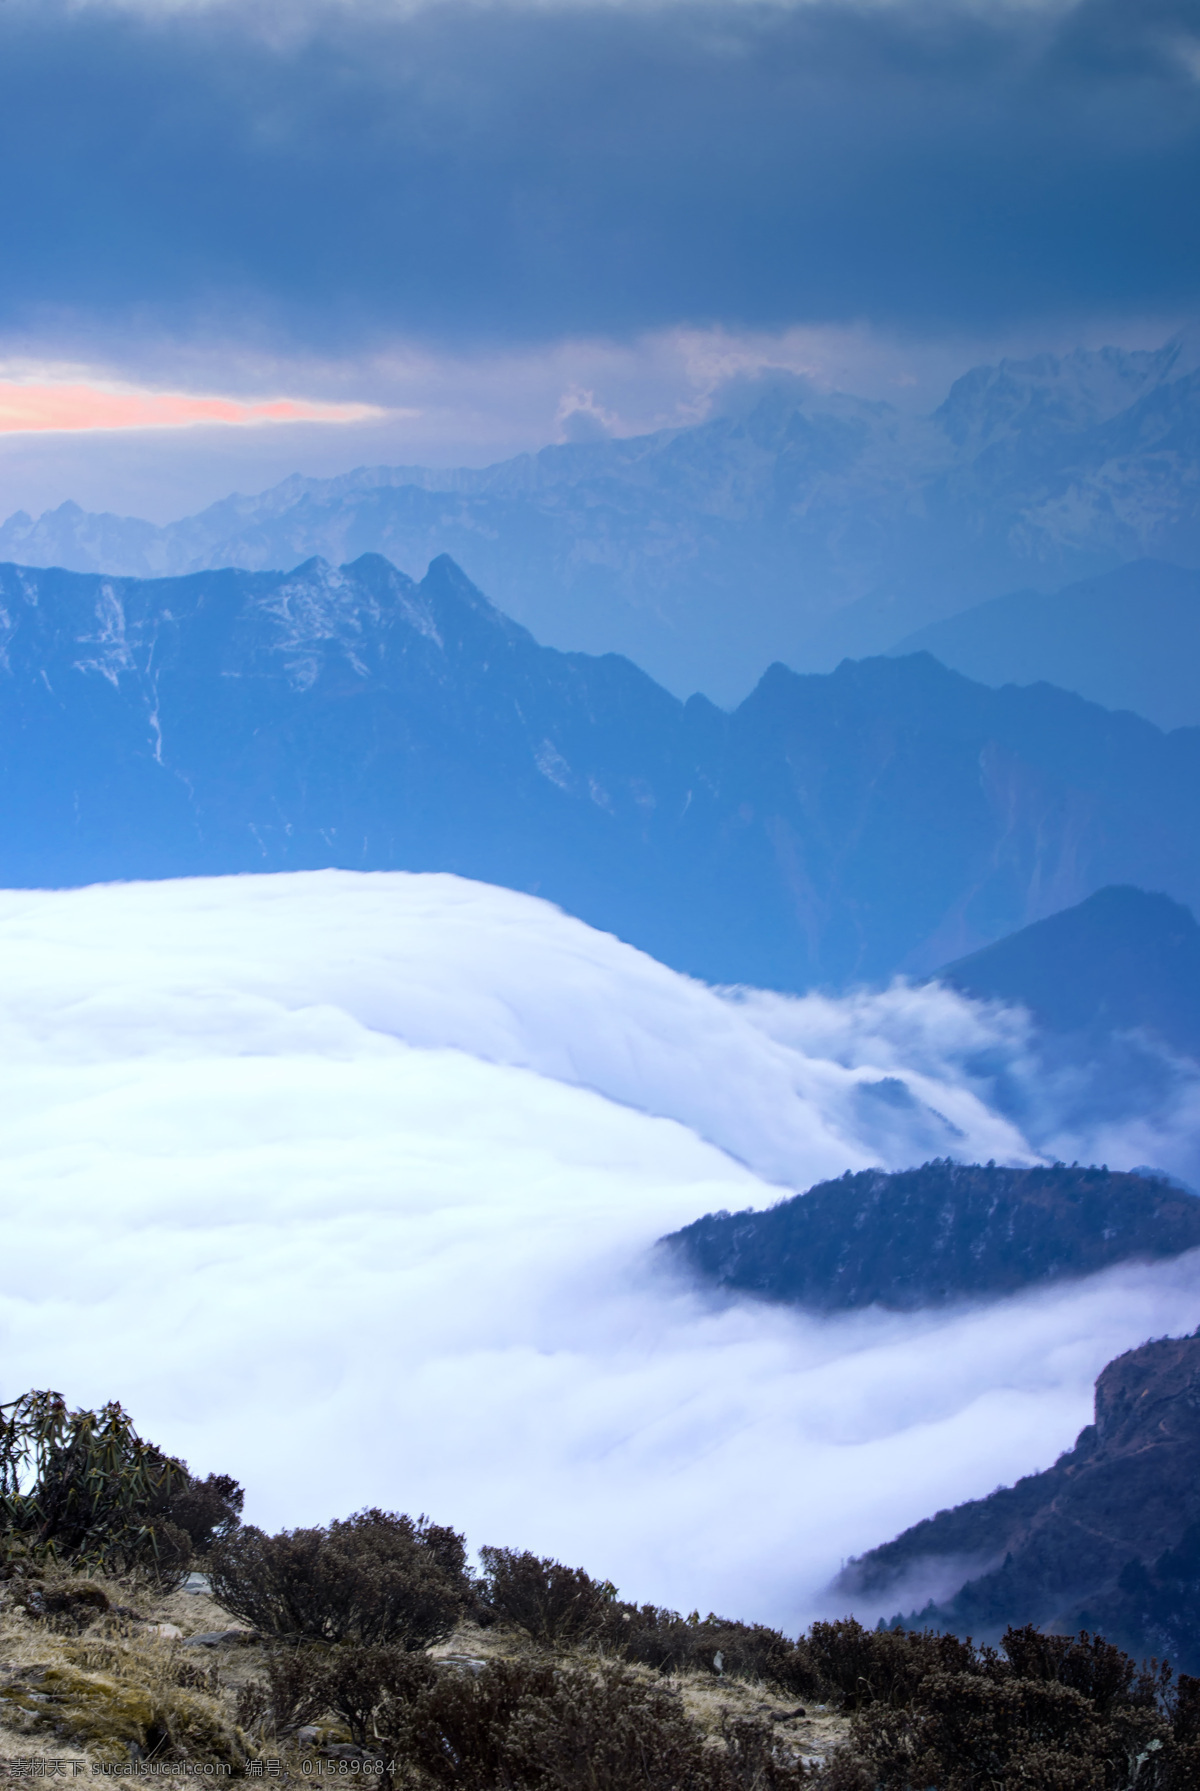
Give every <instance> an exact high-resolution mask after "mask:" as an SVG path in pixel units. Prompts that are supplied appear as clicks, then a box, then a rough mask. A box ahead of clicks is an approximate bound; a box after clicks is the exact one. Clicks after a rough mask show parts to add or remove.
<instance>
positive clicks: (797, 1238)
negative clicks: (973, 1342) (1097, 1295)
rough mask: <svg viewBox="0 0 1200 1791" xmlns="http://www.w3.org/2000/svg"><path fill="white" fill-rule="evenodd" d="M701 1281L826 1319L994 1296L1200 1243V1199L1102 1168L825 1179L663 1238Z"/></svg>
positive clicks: (942, 1165) (953, 1166) (945, 1165)
mask: <svg viewBox="0 0 1200 1791" xmlns="http://www.w3.org/2000/svg"><path fill="white" fill-rule="evenodd" d="M662 1242H663V1247H665V1248H666V1249H667V1250H668V1251H669V1252H670V1253H671V1255H672V1256H673V1257H674V1258H675V1260H676V1261H677V1262H678V1263H679V1264H680V1265H681V1266H684V1267H686V1268H687V1269H688V1270H689V1271H690V1272H691V1273H693V1274H695V1275H697V1276H698V1277H699V1278H700V1279H701V1280H703V1281H706V1282H709V1283H711V1284H712V1285H714V1286H717V1287H722V1288H726V1289H728V1290H730V1291H731V1292H733V1291H736V1292H739V1293H752V1294H758V1295H761V1296H762V1297H763V1298H765V1299H769V1300H781V1301H785V1302H787V1303H788V1304H789V1305H795V1306H805V1307H808V1308H809V1309H810V1310H812V1311H817V1312H836V1311H846V1310H849V1309H852V1308H855V1307H862V1306H871V1305H881V1306H890V1307H893V1308H897V1309H899V1310H902V1311H904V1310H912V1309H915V1308H917V1307H921V1306H936V1305H941V1304H944V1303H946V1302H948V1301H953V1300H964V1299H995V1298H998V1297H1000V1296H1002V1295H1004V1294H1009V1293H1015V1292H1017V1291H1018V1290H1019V1289H1021V1288H1023V1287H1031V1286H1036V1285H1037V1284H1039V1283H1041V1282H1046V1281H1053V1280H1057V1279H1059V1278H1060V1277H1062V1276H1067V1275H1086V1274H1090V1273H1092V1272H1093V1271H1095V1270H1097V1269H1102V1268H1106V1267H1107V1266H1108V1265H1109V1264H1111V1263H1114V1262H1122V1261H1124V1260H1126V1259H1127V1258H1130V1257H1146V1258H1152V1257H1163V1256H1176V1255H1178V1254H1180V1253H1181V1252H1182V1251H1184V1250H1191V1249H1195V1248H1196V1247H1197V1246H1200V1200H1197V1199H1196V1198H1195V1197H1194V1196H1193V1195H1191V1194H1185V1193H1181V1192H1180V1191H1179V1190H1177V1189H1176V1188H1173V1187H1171V1186H1170V1185H1168V1184H1167V1183H1166V1182H1163V1181H1157V1180H1151V1179H1146V1178H1145V1177H1142V1176H1139V1175H1125V1174H1115V1173H1110V1172H1109V1171H1108V1170H1107V1169H1078V1168H1076V1169H1067V1168H1064V1167H1062V1166H1058V1167H1055V1168H1048V1169H1046V1168H1039V1169H998V1168H996V1167H995V1166H994V1165H991V1164H989V1165H988V1166H987V1167H986V1168H980V1167H979V1166H978V1165H964V1164H961V1163H951V1162H933V1163H926V1164H925V1165H924V1166H923V1167H922V1168H920V1169H906V1170H903V1171H901V1172H900V1173H899V1174H887V1173H885V1172H884V1171H883V1170H878V1169H866V1170H862V1171H860V1173H859V1174H857V1175H850V1174H846V1175H844V1176H842V1178H841V1179H840V1180H839V1181H835V1182H820V1183H819V1184H818V1185H817V1186H816V1187H815V1188H810V1189H809V1191H808V1193H807V1194H797V1195H794V1196H793V1197H792V1198H791V1199H790V1200H782V1201H780V1202H779V1204H778V1205H777V1206H773V1207H769V1208H768V1209H767V1210H766V1211H765V1212H753V1211H746V1212H744V1213H709V1214H708V1215H707V1216H706V1217H705V1218H703V1219H697V1220H696V1221H695V1222H694V1223H693V1224H691V1225H686V1226H684V1227H683V1229H682V1230H681V1231H676V1232H672V1233H671V1235H670V1236H669V1237H666V1238H664V1239H663V1241H662Z"/></svg>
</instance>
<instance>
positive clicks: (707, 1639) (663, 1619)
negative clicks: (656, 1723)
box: [601, 1602, 816, 1694]
mask: <svg viewBox="0 0 1200 1791" xmlns="http://www.w3.org/2000/svg"><path fill="white" fill-rule="evenodd" d="M601 1639H602V1641H603V1642H604V1644H605V1645H606V1646H608V1647H611V1648H614V1649H617V1650H619V1652H620V1653H621V1654H623V1655H624V1657H625V1659H626V1660H629V1661H636V1662H637V1663H638V1664H639V1665H641V1666H648V1667H655V1668H656V1669H657V1670H658V1671H659V1672H660V1673H682V1672H708V1673H717V1674H722V1675H724V1674H728V1675H729V1676H731V1677H733V1678H740V1679H765V1680H769V1681H770V1682H771V1683H772V1684H775V1685H778V1686H780V1687H781V1688H782V1689H783V1690H784V1691H789V1692H796V1693H803V1694H807V1693H809V1692H811V1691H814V1690H815V1689H816V1679H815V1676H814V1673H813V1669H812V1662H811V1659H810V1657H809V1651H808V1648H807V1646H806V1644H805V1643H804V1642H803V1641H801V1642H791V1641H789V1640H788V1638H787V1636H785V1635H783V1634H782V1633H781V1631H779V1630H777V1629H768V1628H767V1627H766V1625H765V1624H761V1623H736V1622H734V1621H733V1620H732V1619H731V1618H729V1617H717V1616H714V1615H712V1614H710V1615H709V1616H707V1617H705V1618H703V1619H702V1618H700V1617H699V1616H698V1615H693V1616H691V1617H681V1616H680V1615H679V1612H678V1611H670V1610H664V1609H663V1608H662V1607H661V1606H658V1605H650V1604H646V1605H641V1606H638V1605H632V1604H623V1603H620V1602H614V1603H613V1604H612V1606H611V1607H610V1609H609V1612H608V1614H607V1617H606V1621H605V1624H604V1628H603V1630H602V1632H601Z"/></svg>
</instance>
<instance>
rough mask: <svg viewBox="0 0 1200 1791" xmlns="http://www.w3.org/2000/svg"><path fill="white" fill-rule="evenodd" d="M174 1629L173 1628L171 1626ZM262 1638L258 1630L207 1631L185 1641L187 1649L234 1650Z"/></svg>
mask: <svg viewBox="0 0 1200 1791" xmlns="http://www.w3.org/2000/svg"><path fill="white" fill-rule="evenodd" d="M171 1627H173V1626H171ZM261 1640H262V1637H261V1636H260V1635H259V1633H258V1631H257V1630H256V1629H245V1628H241V1627H239V1628H234V1629H206V1630H204V1631H203V1632H202V1633H201V1634H200V1635H195V1636H188V1637H187V1638H186V1640H185V1641H184V1644H183V1645H184V1647H185V1648H233V1647H237V1646H238V1645H239V1644H240V1645H244V1644H246V1643H247V1642H258V1641H261Z"/></svg>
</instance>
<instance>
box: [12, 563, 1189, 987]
mask: <svg viewBox="0 0 1200 1791" xmlns="http://www.w3.org/2000/svg"><path fill="white" fill-rule="evenodd" d="M0 655H2V658H0V692H2V693H3V702H0V883H3V884H5V885H36V884H46V883H49V884H69V883H84V882H91V881H94V880H97V879H105V878H114V877H116V878H120V877H138V876H177V875H181V874H187V873H200V872H231V871H241V870H256V869H262V870H270V869H304V868H310V867H314V866H320V865H330V864H335V865H341V866H344V867H346V868H350V869H355V868H362V869H386V868H399V869H413V870H429V869H442V870H450V871H457V872H460V873H462V874H464V875H467V876H472V877H478V878H482V879H485V880H489V881H492V882H496V883H500V884H505V885H509V886H511V887H514V888H518V889H524V890H529V891H531V892H534V893H537V894H541V895H543V896H546V897H549V898H550V899H552V900H555V901H558V902H561V903H562V904H563V905H564V906H565V907H566V908H568V909H569V910H571V911H572V912H574V913H576V914H579V915H580V916H581V917H582V918H583V919H585V920H588V921H590V922H591V923H592V924H594V925H597V926H601V927H604V928H607V929H610V930H612V931H615V932H617V933H619V934H620V935H621V936H622V937H624V938H626V939H628V940H631V941H632V942H633V943H634V944H636V945H639V946H642V947H643V948H644V949H646V950H647V951H649V952H651V953H653V954H654V955H655V956H656V957H658V958H660V959H661V960H663V961H664V962H666V963H668V964H671V965H674V966H676V967H677V968H680V969H683V970H686V971H689V972H693V973H695V974H697V975H700V976H703V977H705V978H707V979H709V980H711V981H716V982H749V983H755V984H760V985H764V986H768V987H769V986H775V987H782V988H790V989H795V988H804V987H807V986H810V985H811V984H812V983H814V982H825V983H834V984H838V983H844V982H846V981H848V980H853V979H860V978H861V979H871V980H873V979H876V978H880V977H886V976H888V975H890V974H891V973H892V972H893V971H896V970H908V971H912V972H914V973H916V974H924V973H927V972H929V971H931V970H933V969H934V968H935V967H936V966H938V965H940V964H944V963H946V962H947V960H952V959H955V958H957V957H960V956H962V955H963V954H964V953H966V952H968V951H970V950H973V949H976V948H978V947H979V946H981V945H983V944H986V943H988V942H990V941H992V940H994V939H996V938H999V937H1001V936H1003V935H1004V934H1006V933H1009V932H1012V931H1013V930H1014V929H1016V928H1017V927H1020V926H1022V925H1024V924H1026V923H1028V922H1029V921H1031V920H1035V919H1040V918H1042V917H1043V916H1044V915H1045V914H1047V913H1051V912H1054V911H1057V910H1058V909H1061V908H1063V907H1064V906H1067V905H1068V904H1070V903H1073V902H1077V901H1079V900H1081V899H1082V898H1083V897H1084V896H1086V895H1088V894H1090V893H1092V892H1093V891H1094V890H1096V889H1098V888H1102V887H1103V886H1104V885H1105V884H1109V883H1113V882H1127V881H1130V880H1132V879H1133V878H1134V877H1137V878H1139V879H1142V880H1144V881H1146V882H1148V883H1152V884H1153V885H1155V886H1157V887H1159V888H1162V889H1164V890H1168V891H1170V892H1171V893H1172V895H1173V896H1174V897H1175V898H1176V899H1178V900H1182V901H1186V902H1193V903H1194V902H1196V901H1197V900H1200V838H1197V836H1196V831H1195V829H1194V828H1191V827H1187V826H1180V825H1178V821H1179V817H1181V816H1190V815H1191V814H1194V813H1195V812H1196V809H1197V804H1198V801H1200V731H1196V730H1190V729H1183V730H1179V731H1177V732H1175V733H1173V734H1163V733H1161V732H1160V731H1159V730H1158V729H1156V728H1154V727H1152V726H1151V725H1150V723H1148V722H1145V721H1142V720H1140V719H1139V718H1138V717H1136V716H1133V715H1128V714H1124V715H1123V714H1110V713H1109V712H1108V711H1106V710H1104V709H1100V708H1097V707H1096V706H1094V705H1091V704H1088V703H1085V702H1083V701H1082V700H1081V699H1080V698H1078V697H1074V696H1071V695H1068V694H1067V693H1065V692H1062V691H1057V690H1054V689H1052V688H1050V687H1049V686H1045V685H1042V686H1035V687H1033V688H1031V689H1028V690H1018V689H1013V688H1011V687H1010V688H1005V689H1002V690H989V689H987V688H985V687H984V686H982V685H978V684H973V683H971V682H969V681H968V680H967V679H965V678H962V677H961V676H959V675H958V674H957V673H955V672H950V671H947V670H946V669H945V668H944V667H943V666H940V665H939V664H938V663H937V662H936V661H935V660H933V659H932V658H930V657H929V656H928V655H924V654H917V655H913V656H912V657H910V658H905V659H890V658H880V659H874V660H866V661H862V662H859V663H853V662H849V661H847V662H846V663H844V664H843V665H841V666H840V667H839V668H838V670H837V671H836V672H834V673H832V674H828V675H823V674H809V675H807V676H799V675H797V674H795V673H793V672H789V671H788V670H787V669H786V668H785V667H783V666H773V667H772V668H771V669H770V670H769V671H768V672H767V673H766V675H765V676H764V677H763V679H762V680H761V681H760V683H759V685H758V686H757V688H756V689H755V691H754V692H753V693H752V695H751V696H750V697H748V698H747V699H746V701H745V702H744V703H743V704H742V705H741V706H740V707H739V708H738V709H737V710H736V711H735V712H734V713H733V714H731V715H730V714H726V713H725V712H723V711H722V710H719V709H716V708H714V707H713V705H712V704H711V703H709V702H707V701H706V700H705V699H704V698H702V697H695V698H692V699H691V700H690V701H689V702H688V703H686V704H683V703H680V702H679V701H677V699H676V698H674V697H673V696H671V695H669V694H668V693H667V692H666V691H664V690H662V689H661V688H660V687H659V686H657V685H656V684H654V683H653V682H652V681H651V680H650V679H649V678H647V677H646V676H645V675H644V674H643V673H642V672H640V671H639V670H638V669H637V668H636V667H635V666H633V665H631V664H630V663H629V662H628V661H627V660H623V659H621V658H618V657H615V656H608V657H606V658H599V659H597V658H589V657H587V656H585V655H580V654H563V653H559V652H557V651H555V650H554V649H551V648H546V647H541V646H539V645H538V644H537V642H536V641H535V640H534V639H533V638H532V636H531V635H529V634H528V633H527V632H526V631H525V630H524V629H523V628H521V627H519V626H518V625H517V624H516V623H514V622H512V621H510V620H509V619H508V618H507V617H505V616H504V615H502V614H501V613H500V612H499V611H498V610H496V609H495V608H493V606H492V605H491V604H490V603H489V602H488V601H487V600H486V599H485V598H484V597H482V596H481V595H480V593H479V592H478V591H477V590H476V589H475V588H474V587H473V586H472V585H471V584H470V582H469V581H468V580H467V579H466V578H465V577H464V575H463V574H462V573H461V572H460V571H459V569H458V568H457V567H456V566H455V565H454V564H453V562H451V561H449V560H447V559H442V560H439V561H437V562H435V563H434V565H433V566H431V568H430V570H429V573H428V574H427V576H426V578H425V579H424V581H423V582H422V583H421V584H420V585H416V584H414V583H413V581H412V580H411V579H408V578H406V577H405V576H404V575H403V574H402V573H399V572H397V571H396V570H395V568H394V567H392V566H390V565H389V564H388V563H387V561H385V560H383V559H381V558H379V557H377V556H366V557H364V558H362V559H360V560H358V561H357V562H355V563H354V564H353V565H349V566H345V567H342V568H341V569H340V570H335V569H333V568H331V567H330V566H328V565H326V564H325V563H324V562H320V561H311V562H309V563H307V564H306V565H304V566H301V567H299V568H298V569H297V570H296V571H294V572H291V573H287V574H281V573H246V572H236V571H220V572H211V573H200V574H193V575H191V576H189V577H186V578H181V579H166V580H145V581H139V580H134V579H116V578H102V577H99V576H98V575H95V574H78V573H70V572H62V571H54V570H51V571H39V570H31V569H29V568H20V567H15V566H6V567H0Z"/></svg>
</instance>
